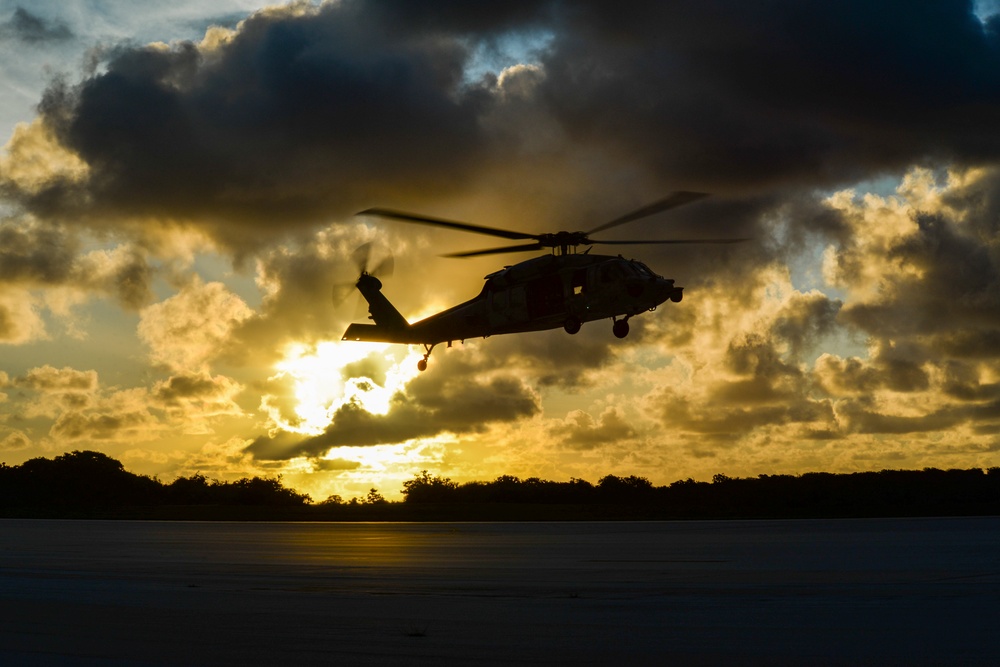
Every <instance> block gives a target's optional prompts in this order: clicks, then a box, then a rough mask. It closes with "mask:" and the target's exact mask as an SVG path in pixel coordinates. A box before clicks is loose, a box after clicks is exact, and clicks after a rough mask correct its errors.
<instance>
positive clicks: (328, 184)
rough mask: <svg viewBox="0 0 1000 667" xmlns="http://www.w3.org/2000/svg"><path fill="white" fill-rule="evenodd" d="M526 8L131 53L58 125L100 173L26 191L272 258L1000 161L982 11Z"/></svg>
mask: <svg viewBox="0 0 1000 667" xmlns="http://www.w3.org/2000/svg"><path fill="white" fill-rule="evenodd" d="M513 5H514V6H512V7H511V8H509V9H505V10H503V11H499V10H497V9H496V8H491V10H490V11H489V12H482V11H478V10H464V9H463V10H459V9H457V8H456V7H455V6H454V4H453V3H445V5H441V6H440V7H436V6H434V5H431V6H424V7H422V9H421V11H420V12H419V13H415V12H413V11H412V10H411V9H408V8H407V7H406V6H405V5H403V4H398V3H397V4H392V5H382V4H380V3H371V2H361V1H359V0H355V1H348V2H341V3H324V4H322V5H319V6H311V5H304V4H301V3H299V4H292V5H288V6H285V7H282V8H269V9H268V10H266V11H260V12H258V13H256V14H254V15H252V16H250V17H249V18H247V19H246V20H245V21H243V22H241V23H240V24H239V26H238V27H237V28H236V29H235V30H233V31H226V30H214V31H212V32H210V33H209V34H208V35H207V36H206V38H205V39H204V40H203V41H202V42H199V43H195V42H177V43H174V44H172V45H170V46H165V45H163V44H153V45H149V46H134V45H133V46H128V45H126V46H119V47H116V48H114V49H110V50H108V51H107V55H106V57H107V60H106V62H105V63H104V64H103V66H102V67H100V68H98V69H96V70H95V71H94V72H92V73H90V74H89V75H87V76H86V77H85V78H83V79H82V80H80V81H79V82H77V83H69V82H65V81H64V82H61V83H60V82H55V83H53V84H52V85H51V86H50V87H49V89H48V91H47V92H46V94H45V97H44V99H43V101H42V103H41V105H40V107H39V108H40V112H41V117H42V120H43V123H44V125H45V127H46V129H47V131H49V132H51V133H53V134H54V136H55V140H56V142H57V143H58V144H59V146H60V147H61V148H62V149H64V150H65V151H66V152H67V153H68V154H72V155H74V156H77V157H78V159H80V160H82V162H83V163H84V164H85V165H86V172H87V173H86V174H85V175H80V174H79V173H75V174H74V175H73V176H72V177H70V176H69V175H67V174H62V175H60V174H56V173H53V174H51V176H50V177H49V178H46V179H36V180H41V181H42V182H44V187H35V188H26V187H23V186H21V185H18V183H17V182H12V181H10V180H8V183H7V186H8V188H9V189H10V190H11V192H12V194H13V196H15V197H16V198H17V200H18V201H20V202H21V203H22V204H23V205H24V206H26V207H28V208H29V209H30V210H32V211H34V212H36V213H37V214H39V215H43V216H63V215H74V216H77V217H81V218H83V219H85V220H87V224H90V225H92V226H97V227H103V226H106V225H109V224H125V223H124V222H123V221H124V220H126V219H129V218H149V217H155V218H158V219H169V220H176V221H181V222H182V223H183V224H187V225H196V226H199V227H200V228H202V229H204V230H206V231H207V232H208V233H210V234H211V235H213V236H214V237H215V238H216V239H219V240H221V241H222V242H223V243H224V244H226V245H228V246H230V247H234V248H254V247H260V246H261V244H263V243H266V242H267V239H269V238H271V237H272V236H273V235H275V234H279V235H281V234H285V233H287V232H288V231H290V230H294V229H300V230H301V229H306V228H309V227H313V226H315V225H317V224H318V223H320V222H322V221H324V220H328V219H330V218H331V217H332V218H343V217H344V216H346V215H348V214H350V213H352V212H354V211H356V210H358V209H360V208H364V207H366V206H368V205H371V204H372V203H382V202H388V203H392V202H400V201H405V202H406V203H408V204H414V205H419V204H420V203H421V202H423V203H425V204H426V203H428V202H431V201H443V200H444V199H445V198H448V197H452V198H454V197H460V196H462V189H463V188H468V187H479V188H482V189H483V193H482V194H483V196H486V197H489V196H491V194H492V195H496V194H499V193H501V192H503V193H509V192H511V191H517V190H521V191H525V190H526V191H527V193H528V194H530V196H531V198H532V200H533V207H532V208H534V209H535V211H536V213H535V215H539V214H548V213H551V212H553V211H556V210H559V209H558V208H557V206H559V205H560V200H561V211H562V212H561V213H560V214H559V216H558V217H559V218H560V219H558V220H557V221H556V222H557V223H560V224H561V223H562V222H564V221H565V222H568V220H569V219H571V218H572V217H574V216H578V215H579V214H580V213H584V212H588V211H592V210H593V207H594V206H595V205H599V204H600V203H601V202H602V201H606V202H610V203H611V204H612V207H616V206H618V205H619V204H622V205H624V204H625V203H626V202H628V201H630V200H631V199H633V198H635V197H636V195H640V196H650V191H651V188H652V186H653V185H654V184H656V185H655V187H656V188H657V189H661V188H662V187H663V185H662V184H665V183H666V184H671V186H672V187H692V188H693V187H698V188H702V189H707V190H712V191H716V192H721V193H730V194H735V195H741V196H745V194H746V193H747V192H749V191H751V189H758V190H759V189H760V188H763V187H771V188H774V187H776V186H780V187H786V188H789V187H793V188H800V187H806V188H810V187H815V186H817V185H822V184H831V183H840V182H844V181H848V180H852V179H855V178H857V177H859V176H860V175H862V174H865V173H868V172H871V171H886V170H892V169H901V168H903V167H905V166H907V165H908V164H909V163H911V162H913V161H918V160H924V159H926V158H927V157H928V156H937V157H939V158H941V159H948V160H958V161H966V162H970V163H971V162H979V161H982V160H984V159H991V158H995V157H996V156H997V155H998V152H1000V142H997V141H996V139H995V133H994V132H993V123H992V121H991V120H990V119H991V118H992V114H991V113H990V109H991V108H994V107H996V106H997V104H998V102H1000V85H998V84H1000V81H998V75H997V74H996V73H997V71H1000V68H997V67H996V64H997V63H996V60H997V53H1000V49H997V48H995V46H996V44H997V39H998V36H997V34H996V33H994V32H993V31H992V29H990V28H988V27H986V26H984V25H983V24H982V23H981V22H980V21H979V20H978V19H977V18H976V17H975V16H974V15H973V13H972V11H971V8H970V7H969V6H967V5H964V4H962V3H954V2H943V1H938V2H931V3H922V4H921V5H920V6H919V7H906V8H905V10H900V11H905V13H906V15H907V20H906V21H899V20H897V15H896V10H894V9H892V8H890V7H889V6H882V5H875V6H873V5H871V4H870V3H867V2H860V1H851V2H843V3H838V4H837V5H836V6H835V7H824V8H823V9H822V10H819V9H818V8H802V7H801V6H800V5H799V4H798V3H790V2H787V1H786V0H774V1H772V2H767V3H763V4H761V3H756V4H754V5H753V7H752V8H750V7H748V6H746V5H745V3H740V2H728V3H723V5H722V6H720V5H718V3H716V4H714V5H712V9H711V11H709V10H708V9H707V8H706V7H704V6H702V5H700V4H699V3H696V2H682V3H671V4H670V5H669V6H662V5H661V4H658V3H639V4H637V5H630V6H629V7H615V8H614V9H613V10H610V9H609V8H607V7H605V6H604V5H602V4H600V3H594V2H589V3H578V4H577V5H576V6H575V7H574V10H573V11H571V12H567V11H561V10H559V8H558V6H557V5H556V4H555V3H551V2H542V1H538V2H523V3H513ZM444 6H447V9H448V11H446V12H445V11H443V9H442V8H443V7H444ZM404 17H405V19H404ZM539 33H544V34H546V35H550V36H551V37H550V38H549V39H546V40H544V44H545V46H544V47H543V48H541V49H540V50H537V51H536V52H534V53H531V54H527V55H530V57H531V58H533V62H529V63H519V64H512V65H511V66H510V67H507V68H506V69H504V70H503V71H501V72H500V73H499V74H498V75H497V76H493V77H486V78H485V79H483V80H481V81H475V80H473V81H470V80H469V79H468V78H467V73H468V71H469V69H470V67H472V65H473V63H474V61H475V58H476V57H477V55H476V54H477V53H480V52H481V51H482V49H483V48H486V49H489V48H491V47H490V45H491V44H492V45H495V44H497V43H498V40H500V39H501V38H503V37H504V36H510V35H524V34H539ZM928 34H933V35H935V39H933V40H930V41H929V40H927V39H926V35H928ZM623 35H627V36H628V38H627V39H624V38H623V37H622V36H623ZM843 44H851V48H849V49H845V48H843ZM970 108H973V109H975V110H976V112H975V113H969V112H968V110H969V109H970ZM959 128H960V129H959ZM930 130H933V131H932V132H931V131H930ZM518 158H520V159H518ZM598 164H603V170H598V169H596V165H598ZM588 165H592V166H588ZM619 169H620V170H622V171H621V173H616V170H619ZM553 171H559V172H560V173H561V175H562V178H563V180H564V181H568V182H569V184H570V186H569V188H570V190H572V191H574V192H576V193H577V195H578V197H577V199H576V200H575V201H567V199H568V198H567V197H566V193H565V192H562V191H560V190H559V187H560V186H558V185H555V183H554V181H553V179H552V178H550V177H546V178H544V180H543V181H542V183H544V185H545V188H551V191H550V192H549V193H547V194H546V193H545V191H544V190H545V188H538V187H532V185H531V184H532V183H533V182H535V180H536V179H537V177H538V176H540V175H542V174H544V173H546V172H553ZM601 176H603V178H601ZM15 181H16V179H15ZM582 183H589V184H590V186H591V187H590V188H589V189H587V188H580V187H579V186H580V185H581V184H582ZM622 183H629V184H630V185H629V186H628V187H627V188H625V189H623V188H622V187H620V186H621V184H622ZM581 189H582V190H584V192H582V193H581V192H580V190H581ZM656 194H659V192H657V193H656ZM554 195H555V196H557V197H558V199H555V198H554ZM495 198H496V200H497V201H499V202H501V206H502V207H503V209H505V211H506V212H508V213H513V212H515V211H517V210H518V209H519V208H521V209H522V210H523V208H524V207H523V206H518V205H516V204H514V203H513V202H510V201H509V197H506V196H505V197H495ZM530 222H534V221H530ZM247 230H252V233H246V232H247Z"/></svg>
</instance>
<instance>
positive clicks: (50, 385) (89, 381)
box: [14, 364, 97, 392]
mask: <svg viewBox="0 0 1000 667" xmlns="http://www.w3.org/2000/svg"><path fill="white" fill-rule="evenodd" d="M14 384H15V385H16V386H20V387H26V388H29V389H34V390H37V391H82V392H93V391H94V390H96V389H97V371H94V370H89V371H78V370H76V369H75V368H70V367H69V366H66V367H63V368H55V367H53V366H49V365H48V364H46V365H45V366H39V367H37V368H32V369H31V370H29V371H28V372H27V373H25V374H24V375H23V376H22V377H19V378H15V379H14Z"/></svg>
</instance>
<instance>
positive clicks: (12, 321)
mask: <svg viewBox="0 0 1000 667" xmlns="http://www.w3.org/2000/svg"><path fill="white" fill-rule="evenodd" d="M46 336H47V334H46V331H45V322H44V321H43V320H42V318H41V316H40V315H39V314H38V310H37V300H36V299H35V298H34V297H33V296H32V295H31V294H30V293H29V292H27V291H26V290H17V289H9V290H4V291H3V292H0V344H7V345H23V344H25V343H30V342H32V341H36V340H41V339H44V338H46Z"/></svg>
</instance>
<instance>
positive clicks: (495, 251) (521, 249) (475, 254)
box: [441, 243, 543, 257]
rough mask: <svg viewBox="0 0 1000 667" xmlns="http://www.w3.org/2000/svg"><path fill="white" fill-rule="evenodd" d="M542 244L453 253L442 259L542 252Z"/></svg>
mask: <svg viewBox="0 0 1000 667" xmlns="http://www.w3.org/2000/svg"><path fill="white" fill-rule="evenodd" d="M542 248H543V246H542V244H540V243H526V244H524V245H511V246H507V247H505V248H486V249H485V250H470V251H469V252H453V253H449V254H447V255H441V256H442V257H478V256H479V255H501V254H503V253H505V252H528V251H529V250H541V249H542Z"/></svg>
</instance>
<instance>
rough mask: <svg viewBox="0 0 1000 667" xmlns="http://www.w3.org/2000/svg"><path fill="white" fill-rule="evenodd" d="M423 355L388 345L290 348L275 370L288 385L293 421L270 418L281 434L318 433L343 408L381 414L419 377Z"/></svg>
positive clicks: (408, 349)
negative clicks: (397, 395)
mask: <svg viewBox="0 0 1000 667" xmlns="http://www.w3.org/2000/svg"><path fill="white" fill-rule="evenodd" d="M421 357H422V355H420V354H419V353H418V352H416V351H413V350H411V349H410V348H409V347H404V346H401V345H392V344H388V343H359V342H351V344H350V345H344V344H342V343H339V342H330V341H328V342H322V343H319V344H318V345H316V346H315V348H309V347H306V346H305V345H293V346H291V347H290V348H289V349H288V350H287V351H286V353H285V356H284V359H282V360H281V361H280V362H278V363H277V364H276V365H275V368H276V369H277V370H278V372H279V374H280V375H282V376H284V377H285V378H288V379H290V381H291V383H292V387H293V395H294V406H293V410H294V413H295V416H296V417H297V419H296V420H289V419H280V417H277V416H276V415H275V414H272V415H271V416H272V419H275V421H277V422H279V423H278V426H280V427H281V428H282V429H284V430H287V431H292V432H295V433H301V434H304V435H318V434H320V433H322V432H323V430H324V429H325V428H326V427H327V426H329V425H330V422H331V421H332V419H333V416H334V415H335V414H336V412H337V410H338V409H339V408H341V407H342V406H344V405H347V404H354V405H356V406H357V407H360V408H361V409H363V410H365V411H367V412H370V413H371V414H375V415H385V414H387V413H388V412H389V408H390V404H391V400H392V397H393V395H395V394H396V392H398V391H400V390H401V389H403V388H404V387H405V386H406V385H407V384H408V383H409V382H410V381H411V380H412V379H413V378H414V377H416V376H417V375H418V373H419V371H417V368H416V361H417V359H419V358H421Z"/></svg>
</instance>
